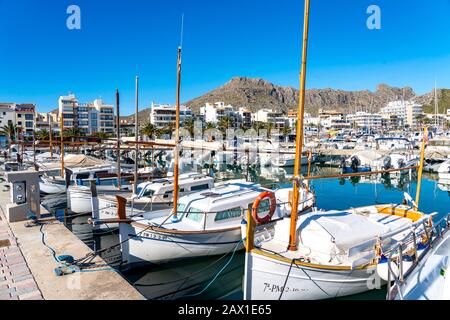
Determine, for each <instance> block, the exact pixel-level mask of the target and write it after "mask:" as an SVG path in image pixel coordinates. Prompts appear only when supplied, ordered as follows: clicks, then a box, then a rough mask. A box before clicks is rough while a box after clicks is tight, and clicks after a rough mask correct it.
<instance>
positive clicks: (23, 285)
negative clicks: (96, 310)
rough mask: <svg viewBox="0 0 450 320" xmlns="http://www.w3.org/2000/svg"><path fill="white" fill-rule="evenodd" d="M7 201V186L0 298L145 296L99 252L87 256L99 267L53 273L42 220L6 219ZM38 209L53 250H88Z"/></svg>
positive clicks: (1, 209)
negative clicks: (35, 222) (37, 222)
mask: <svg viewBox="0 0 450 320" xmlns="http://www.w3.org/2000/svg"><path fill="white" fill-rule="evenodd" d="M0 189H1V188H0ZM10 202H11V201H10V193H9V191H0V300H27V299H28V300H30V299H32V300H42V299H44V300H128V299H129V300H143V299H145V298H144V297H143V296H142V295H141V294H140V293H139V292H138V291H137V290H136V289H135V288H134V287H133V286H132V285H131V284H129V283H128V282H127V281H126V280H125V279H124V278H123V277H122V276H121V275H120V274H118V273H117V272H116V271H114V270H113V269H112V268H110V267H107V265H106V262H105V261H104V260H103V259H101V258H100V257H98V256H96V257H95V258H94V259H93V260H92V261H91V262H92V263H95V266H97V267H94V268H92V269H88V271H89V272H75V273H72V274H68V275H64V276H57V275H56V273H55V272H54V269H55V268H56V267H58V266H59V264H58V263H57V262H56V261H55V259H54V257H53V254H52V252H51V250H50V249H49V248H48V247H46V246H45V245H44V244H43V243H42V233H41V226H39V225H38V226H31V227H27V226H26V223H27V222H26V221H21V222H9V221H8V220H7V215H6V207H7V206H8V205H9V204H10ZM40 210H41V217H42V218H44V222H43V223H44V224H43V225H42V232H43V234H44V239H45V243H46V244H47V245H48V246H49V247H51V248H53V249H54V250H55V252H56V256H59V255H71V256H73V257H74V258H75V259H78V258H82V257H84V256H85V255H87V254H90V253H92V250H91V249H90V248H89V247H88V246H86V245H85V244H84V243H83V242H82V241H81V240H80V239H78V238H77V237H76V236H75V235H74V234H73V233H72V232H71V231H70V230H68V229H67V228H66V227H65V226H64V225H63V224H62V223H61V222H59V221H57V220H55V219H52V218H48V219H45V217H46V216H49V214H48V212H47V211H46V210H45V208H43V207H40ZM96 269H97V270H96Z"/></svg>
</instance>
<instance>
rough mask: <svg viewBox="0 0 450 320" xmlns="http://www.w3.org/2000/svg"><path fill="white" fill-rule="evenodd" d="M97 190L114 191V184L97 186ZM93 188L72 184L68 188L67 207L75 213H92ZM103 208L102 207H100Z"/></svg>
mask: <svg viewBox="0 0 450 320" xmlns="http://www.w3.org/2000/svg"><path fill="white" fill-rule="evenodd" d="M97 190H98V191H99V192H101V191H114V190H117V188H116V187H114V186H97ZM91 198H92V196H91V190H90V188H88V187H85V186H83V187H78V186H70V187H69V188H68V189H67V207H68V208H69V209H70V211H72V212H73V213H90V212H92V201H91ZM99 208H101V207H99Z"/></svg>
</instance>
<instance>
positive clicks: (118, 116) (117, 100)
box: [116, 89, 121, 190]
mask: <svg viewBox="0 0 450 320" xmlns="http://www.w3.org/2000/svg"><path fill="white" fill-rule="evenodd" d="M116 131H117V147H116V150H117V189H119V190H120V188H121V184H120V179H121V178H120V110H119V89H116Z"/></svg>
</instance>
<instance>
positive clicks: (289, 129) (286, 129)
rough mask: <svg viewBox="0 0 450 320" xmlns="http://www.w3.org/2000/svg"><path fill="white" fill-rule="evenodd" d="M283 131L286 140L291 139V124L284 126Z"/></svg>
mask: <svg viewBox="0 0 450 320" xmlns="http://www.w3.org/2000/svg"><path fill="white" fill-rule="evenodd" d="M281 133H282V134H283V136H284V139H285V140H286V141H288V140H289V135H290V134H291V127H289V124H286V125H285V126H284V127H283V129H281Z"/></svg>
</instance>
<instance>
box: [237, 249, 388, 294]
mask: <svg viewBox="0 0 450 320" xmlns="http://www.w3.org/2000/svg"><path fill="white" fill-rule="evenodd" d="M245 263H246V270H247V274H246V279H245V280H244V281H245V282H246V283H245V284H244V287H245V292H244V298H245V299H247V300H279V299H281V300H319V299H329V298H337V297H343V296H349V295H353V294H358V293H362V292H366V291H369V290H371V289H375V288H379V287H381V285H382V280H381V279H380V278H379V277H377V276H376V267H370V268H367V269H354V270H333V269H321V268H313V267H305V266H299V265H292V267H291V263H289V262H284V261H278V260H275V259H273V258H270V257H266V256H263V255H260V254H254V253H246V262H245ZM288 274H289V277H288V280H287V281H286V278H287V275H288ZM377 282H378V283H377Z"/></svg>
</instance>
